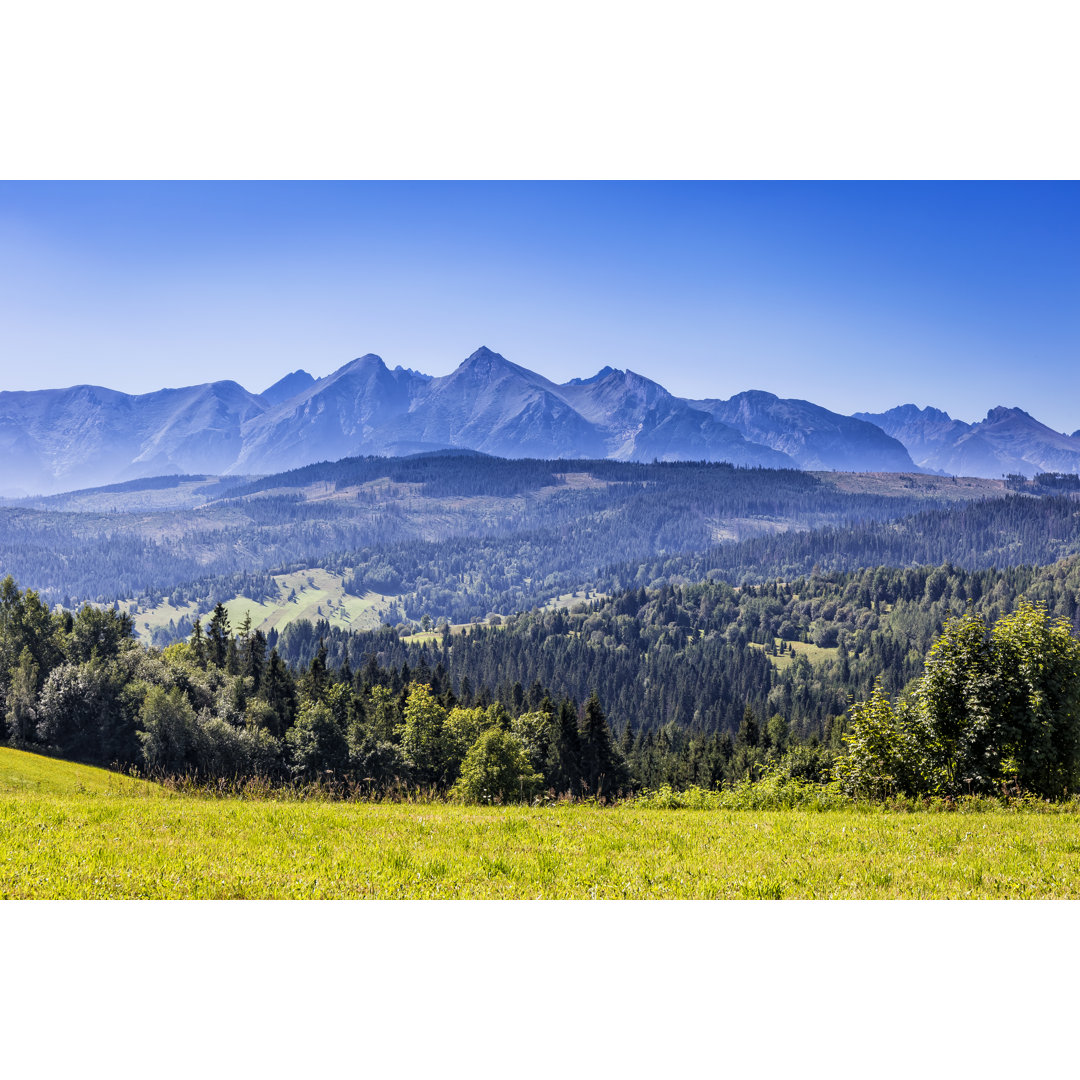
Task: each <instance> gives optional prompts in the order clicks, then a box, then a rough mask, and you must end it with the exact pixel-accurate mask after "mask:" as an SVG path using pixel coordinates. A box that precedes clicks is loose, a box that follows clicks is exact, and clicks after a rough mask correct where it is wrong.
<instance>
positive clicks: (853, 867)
mask: <svg viewBox="0 0 1080 1080" xmlns="http://www.w3.org/2000/svg"><path fill="white" fill-rule="evenodd" d="M1078 896H1080V817H1077V816H1076V815H1073V814H1053V813H1029V812H1008V811H1000V812H998V811H993V812H982V813H898V812H894V813H886V812H882V811H875V810H858V809H852V810H849V811H828V812H815V811H809V810H807V811H801V810H779V811H768V812H766V811H749V810H741V811H699V810H660V809H646V808H644V807H640V806H633V805H623V806H619V807H615V808H608V809H603V808H598V807H592V806H556V807H550V808H536V809H530V808H523V807H464V806H451V805H446V804H390V803H383V804H370V803H331V802H311V801H309V802H298V801H297V802H287V801H263V800H242V799H211V798H201V797H192V796H180V795H165V794H164V793H160V789H157V788H155V787H154V786H153V785H145V784H138V783H137V782H135V781H131V780H128V779H127V778H123V777H114V776H111V775H110V774H108V773H103V772H102V770H87V769H84V768H83V767H81V766H74V765H70V764H68V763H65V762H55V761H51V760H49V759H44V758H36V757H34V755H29V754H19V753H18V752H16V751H13V750H7V749H0V897H5V898H14V897H34V898H125V897H127V898H130V897H136V898H137V897H158V898H177V899H195V898H217V899H227V898H256V897H259V898H274V897H280V898H364V897H378V898H383V899H400V898H436V899H438V898H495V899H518V898H596V899H609V898H634V899H647V898H666V897H682V898H733V899H738V898H742V899H771V898H776V899H780V898H797V897H803V898H845V899H867V898H911V899H929V898H938V897H991V898H1004V897H1025V898H1035V897H1039V898H1072V897H1078Z"/></svg>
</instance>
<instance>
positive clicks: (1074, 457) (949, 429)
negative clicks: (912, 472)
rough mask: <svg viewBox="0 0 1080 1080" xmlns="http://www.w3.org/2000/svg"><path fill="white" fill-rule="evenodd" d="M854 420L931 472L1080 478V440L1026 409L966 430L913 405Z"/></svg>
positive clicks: (1001, 411) (995, 414)
mask: <svg viewBox="0 0 1080 1080" xmlns="http://www.w3.org/2000/svg"><path fill="white" fill-rule="evenodd" d="M855 416H856V417H857V418H859V419H862V420H866V421H869V422H870V423H873V424H877V425H878V426H879V427H880V428H881V429H882V430H883V431H885V432H887V433H888V434H889V435H892V436H893V437H894V438H896V439H898V440H899V441H900V442H902V443H903V444H904V445H905V446H906V447H907V448H908V450H909V451H910V453H911V456H912V458H913V459H914V460H915V461H916V462H917V463H918V464H919V465H921V466H922V467H924V468H927V469H934V470H938V471H941V472H947V473H952V474H954V475H957V476H960V475H963V476H985V477H994V476H1001V475H1003V474H1005V473H1022V474H1023V475H1025V476H1033V475H1034V474H1035V473H1037V472H1072V473H1075V472H1080V437H1078V436H1077V435H1076V434H1075V433H1074V434H1073V435H1062V434H1061V433H1060V432H1057V431H1054V430H1052V429H1051V428H1048V427H1047V426H1046V425H1045V424H1041V423H1040V422H1039V421H1038V420H1036V419H1035V418H1034V417H1032V416H1030V415H1029V414H1028V413H1026V412H1024V410H1023V409H1016V408H1013V409H1006V408H1002V407H998V408H996V409H991V410H990V411H989V412H988V413H987V414H986V419H985V420H983V421H981V422H980V423H978V424H965V423H964V422H963V421H962V420H953V419H952V418H951V417H950V416H949V414H948V413H944V412H941V411H940V410H938V409H931V408H926V409H919V408H917V407H916V406H914V405H900V406H898V407H897V408H895V409H889V410H888V412H884V413H856V414H855Z"/></svg>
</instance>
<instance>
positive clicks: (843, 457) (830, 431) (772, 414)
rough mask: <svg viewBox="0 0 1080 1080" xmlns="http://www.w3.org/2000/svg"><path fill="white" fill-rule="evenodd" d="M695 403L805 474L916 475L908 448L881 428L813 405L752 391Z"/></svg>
mask: <svg viewBox="0 0 1080 1080" xmlns="http://www.w3.org/2000/svg"><path fill="white" fill-rule="evenodd" d="M694 404H696V405H698V406H699V407H700V408H702V409H704V410H705V411H707V412H709V413H710V414H711V415H712V416H713V417H715V418H716V419H717V420H721V421H723V422H724V423H726V424H730V425H731V426H732V427H733V428H735V429H736V430H737V431H739V432H740V433H741V434H742V435H743V436H744V437H745V438H747V439H749V440H751V441H753V442H757V443H764V445H766V446H771V447H772V448H773V449H774V450H780V451H782V452H783V453H785V454H787V455H788V456H789V457H791V458H792V459H793V460H794V461H795V463H796V464H797V465H798V466H799V467H800V468H802V469H841V470H849V471H852V472H914V471H916V469H915V465H914V462H913V461H912V460H911V457H910V455H909V454H908V452H907V450H905V449H904V447H903V445H902V444H901V443H899V442H898V441H897V440H896V439H894V438H892V437H891V436H889V435H887V434H886V433H885V432H884V431H882V429H881V428H879V427H876V426H875V425H874V424H870V423H867V422H866V421H864V420H858V419H855V418H854V417H850V416H841V415H840V414H839V413H834V412H830V411H829V410H828V409H823V408H822V407H821V406H820V405H814V404H813V403H812V402H809V401H800V400H797V399H788V398H779V397H777V396H776V395H775V394H769V393H766V392H765V391H764V390H747V391H745V392H743V393H741V394H736V395H735V396H734V397H733V398H730V399H729V400H727V401H717V400H715V399H709V400H705V401H700V402H695V403H694Z"/></svg>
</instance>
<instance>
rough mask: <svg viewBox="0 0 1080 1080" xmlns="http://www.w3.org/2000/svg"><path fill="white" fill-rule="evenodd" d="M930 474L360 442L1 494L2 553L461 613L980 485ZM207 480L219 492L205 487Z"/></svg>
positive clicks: (166, 590)
mask: <svg viewBox="0 0 1080 1080" xmlns="http://www.w3.org/2000/svg"><path fill="white" fill-rule="evenodd" d="M919 482H920V478H910V479H909V480H908V481H907V483H906V484H898V485H896V486H894V487H892V488H890V489H889V490H888V491H887V492H882V491H880V490H878V489H877V487H875V486H874V485H870V486H869V488H868V490H866V491H850V490H841V488H840V487H839V486H837V485H836V484H834V483H831V482H829V480H828V479H827V478H821V477H816V476H813V475H810V474H807V473H802V472H798V471H795V470H783V469H781V470H770V469H756V468H752V469H744V468H734V467H732V466H730V465H725V464H709V463H703V462H681V463H663V464H652V465H635V464H629V463H620V462H610V461H530V460H526V461H506V460H503V459H499V458H490V457H486V456H483V455H476V454H466V455H463V454H439V455H431V456H420V457H416V458H406V459H386V458H356V459H346V460H344V461H340V462H334V463H325V464H322V465H315V466H308V467H305V468H303V469H298V470H295V471H293V472H291V473H284V474H281V475H279V476H275V477H269V478H265V479H263V480H260V481H257V482H253V483H250V484H248V485H246V486H241V487H238V488H237V487H234V488H232V489H230V490H227V491H226V492H225V497H222V498H213V496H214V495H216V494H219V493H220V492H219V490H215V488H214V486H213V485H212V484H211V483H210V482H208V481H207V480H206V479H205V478H203V479H202V481H199V480H198V479H197V478H196V479H193V478H183V477H178V478H176V483H175V485H174V486H173V487H171V488H170V486H169V485H167V484H165V483H162V482H154V483H151V484H149V485H146V486H144V487H141V488H140V487H138V486H137V485H121V486H118V487H113V488H110V489H107V490H104V491H102V492H100V493H98V494H97V495H96V496H95V495H94V493H92V492H80V493H77V495H78V497H77V498H75V497H64V498H63V499H58V500H57V501H56V503H53V502H51V501H42V500H38V501H36V502H35V503H34V504H33V505H29V506H23V505H17V506H7V507H0V570H2V571H3V572H5V573H11V574H13V575H14V576H15V577H16V578H17V579H18V580H19V581H20V582H22V583H24V584H25V585H27V586H29V587H32V588H34V589H36V590H38V591H39V592H40V593H41V594H42V595H43V596H45V597H46V598H48V599H49V601H50V602H53V603H56V602H61V603H66V604H67V606H73V605H75V604H77V603H80V602H84V601H92V602H95V603H111V602H113V601H117V600H119V601H123V600H137V601H139V606H140V607H142V608H147V607H153V606H154V605H156V604H159V603H161V602H162V601H163V600H166V599H167V600H169V601H170V602H171V604H172V606H173V607H178V606H180V605H182V604H187V603H195V604H198V605H201V607H200V609H199V610H201V611H202V612H203V613H205V611H208V610H209V609H210V608H212V607H213V606H214V604H215V603H216V602H217V601H218V600H221V599H228V598H229V597H231V596H236V595H241V594H242V595H246V596H249V597H265V596H273V595H274V594H275V589H276V587H275V585H274V583H273V582H272V581H271V580H270V578H269V572H271V571H275V572H280V571H285V570H289V569H302V568H311V567H317V566H322V567H325V568H328V569H333V570H336V571H338V572H340V573H341V574H342V575H343V576H347V577H348V578H349V580H350V582H351V584H352V587H353V588H354V589H360V590H367V589H373V590H375V591H378V592H391V593H415V594H416V596H417V599H416V600H414V601H410V602H407V606H408V607H409V609H410V610H411V609H413V608H415V607H416V606H418V605H429V606H430V605H436V606H437V608H438V610H437V612H436V614H445V615H447V616H448V617H450V618H453V619H455V620H462V619H466V618H472V617H474V616H475V615H483V614H486V613H487V612H488V611H491V610H514V609H516V608H524V607H529V606H532V605H534V604H536V603H542V602H544V601H546V600H547V599H549V598H551V597H553V596H557V595H559V594H561V593H563V592H566V591H569V590H572V589H574V588H577V587H579V586H580V585H582V584H584V583H588V582H590V581H592V580H593V579H596V578H598V576H599V575H602V574H605V572H607V574H608V577H609V578H610V572H609V568H611V567H613V566H617V565H618V564H621V563H628V562H631V563H634V564H635V565H636V564H637V563H639V562H640V561H642V560H648V559H652V558H655V557H657V556H669V555H678V554H682V553H687V552H693V551H701V550H704V549H706V548H709V547H711V546H713V545H716V544H722V543H727V542H737V541H740V540H743V539H745V538H747V537H752V536H755V535H760V534H763V533H775V532H778V531H783V530H792V529H795V530H801V529H811V528H815V527H820V526H823V525H825V524H828V523H851V522H861V521H866V520H889V519H894V518H897V517H900V516H903V515H905V514H910V513H912V512H914V511H915V510H917V509H919V508H921V507H926V506H939V507H944V506H947V505H949V504H950V503H952V502H954V501H956V500H966V499H970V498H972V497H973V496H976V495H978V494H979V492H980V489H972V488H970V487H965V486H962V485H952V486H950V485H942V484H940V483H938V482H936V481H931V480H929V479H928V480H927V481H926V483H927V484H931V483H933V484H934V486H932V487H927V488H926V490H923V489H921V488H920V487H919V486H918V484H919ZM200 490H204V491H206V492H208V494H207V496H206V499H207V501H204V502H203V503H201V504H197V503H196V502H194V499H195V498H196V497H197V493H198V492H199V491H200ZM987 490H993V488H988V489H987ZM170 492H171V493H172V495H171V496H170ZM170 497H171V498H174V499H175V500H176V501H175V502H173V503H172V504H171V505H170V504H169V500H170ZM53 505H58V506H60V507H63V509H51V508H50V507H51V506H53ZM155 507H159V508H155ZM444 545H445V546H444ZM463 560H464V561H463ZM196 613H197V612H196ZM419 614H420V613H419V612H417V614H416V617H419ZM166 622H167V620H166Z"/></svg>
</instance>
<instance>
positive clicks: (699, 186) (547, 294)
mask: <svg viewBox="0 0 1080 1080" xmlns="http://www.w3.org/2000/svg"><path fill="white" fill-rule="evenodd" d="M1078 193H1080V186H1078V185H1077V184H1076V183H998V182H972V183H909V182H903V183H879V182H844V183H794V182H774V183H745V182H721V183H711V182H689V183H674V182H648V183H636V182H625V181H619V182H610V183H608V182H565V183H564V182H544V183H528V182H498V183H496V182H455V183H441V182H433V181H432V182H408V183H391V182H356V183H351V182H348V183H347V182H326V183H272V182H250V183H248V182H232V183H210V182H207V183H198V182H182V183H139V182H119V183H105V182H102V183H81V182H52V183H36V182H5V183H2V184H0V241H2V243H0V285H2V293H3V298H2V299H0V311H2V312H3V319H2V320H0V356H2V357H3V362H4V374H3V377H2V379H0V389H3V390H35V389H49V388H56V387H63V386H70V385H76V384H80V383H90V384H94V385H102V386H107V387H109V388H111V389H115V390H121V391H124V392H127V393H146V392H150V391H153V390H157V389H160V388H162V387H165V386H181V385H191V384H196V383H202V382H211V381H215V380H218V379H232V380H235V381H236V382H238V383H240V384H241V385H243V386H244V387H246V388H247V389H249V390H251V391H252V392H253V393H259V392H261V391H262V390H264V389H266V388H267V387H268V386H270V385H271V384H273V383H274V382H276V381H277V380H278V379H279V378H281V377H283V376H284V375H286V374H288V373H289V372H292V371H295V370H297V369H299V368H303V369H304V370H306V371H308V372H310V373H311V374H312V375H314V376H315V377H316V378H318V377H321V376H325V375H327V374H330V373H331V372H332V371H334V370H337V369H338V368H340V367H341V366H343V365H344V364H346V363H348V362H349V361H350V360H352V359H353V358H355V357H357V356H360V355H363V354H364V353H368V352H372V353H376V354H378V355H379V356H381V357H382V358H383V360H384V361H385V362H386V364H387V365H388V366H389V367H391V368H393V367H395V366H398V365H400V366H402V367H405V368H413V369H415V370H419V371H423V372H425V373H426V374H429V375H435V376H438V375H445V374H448V373H449V372H450V371H452V370H453V369H454V368H455V367H456V366H457V365H458V364H459V363H460V362H461V361H462V360H463V359H465V357H467V356H468V355H469V354H470V353H472V352H473V351H474V350H475V349H476V348H478V347H479V346H480V345H481V344H484V345H487V346H488V347H490V348H491V349H493V350H494V351H496V352H499V353H501V354H502V355H503V356H505V357H506V358H507V359H508V360H510V361H512V362H513V363H515V364H519V365H520V366H522V367H526V368H529V369H531V370H533V371H536V372H538V373H539V374H541V375H543V376H545V377H546V378H548V379H551V380H552V381H553V382H556V383H561V382H565V381H567V380H568V379H570V378H574V377H582V378H585V377H588V376H590V375H592V374H594V373H595V372H596V371H597V370H599V369H600V368H602V367H604V366H606V365H610V366H611V367H615V368H622V369H627V368H628V369H631V370H633V371H636V372H637V373H639V374H641V375H644V376H646V377H647V378H650V379H653V380H654V381H656V382H658V383H660V384H661V385H663V386H664V387H665V388H666V389H668V390H669V391H671V392H672V393H673V394H676V395H677V396H680V397H689V398H699V397H718V398H727V397H730V396H731V395H733V394H735V393H738V392H740V391H743V390H749V389H760V390H766V391H769V392H771V393H775V394H777V395H779V396H780V397H787V398H801V399H806V400H810V401H813V402H815V403H817V404H819V405H822V406H824V407H826V408H829V409H832V410H833V411H835V412H839V413H844V414H850V413H852V412H856V411H867V412H881V411H884V410H886V409H889V408H892V407H894V406H896V405H901V404H906V403H908V402H911V403H914V404H917V405H919V406H925V405H932V406H934V407H936V408H939V409H943V410H945V411H946V412H948V413H949V414H950V415H951V416H953V417H956V418H958V419H962V420H965V421H968V422H974V421H978V420H980V419H982V418H983V417H984V416H985V415H986V412H987V410H988V409H990V408H993V407H995V406H998V405H1003V406H1006V407H1013V406H1016V407H1019V408H1022V409H1024V410H1025V411H1027V412H1028V413H1030V414H1031V415H1033V416H1035V417H1036V418H1037V419H1039V420H1041V421H1042V422H1043V423H1045V424H1047V425H1049V426H1050V427H1052V428H1054V429H1056V430H1060V431H1066V432H1071V431H1074V430H1076V429H1077V428H1080V408H1078V407H1077V406H1076V405H1075V391H1076V390H1077V389H1080V377H1078V376H1077V373H1076V368H1077V365H1076V360H1077V357H1078V355H1080V350H1078V345H1080V307H1078V305H1077V304H1076V298H1077V295H1078V292H1080V290H1078V286H1080V269H1078V261H1077V259H1076V256H1075V251H1076V250H1077V242H1078V241H1080V235H1078V233H1080V230H1078V228H1077V215H1076V207H1077V196H1078Z"/></svg>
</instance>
